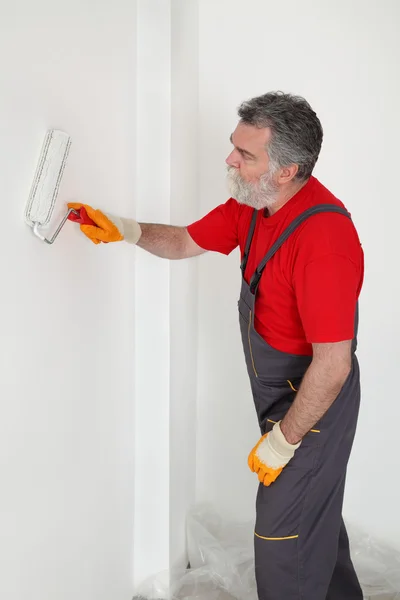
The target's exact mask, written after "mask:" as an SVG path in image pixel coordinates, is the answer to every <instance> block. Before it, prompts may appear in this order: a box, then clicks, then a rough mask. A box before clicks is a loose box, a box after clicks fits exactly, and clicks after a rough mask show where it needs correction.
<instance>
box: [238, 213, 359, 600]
mask: <svg viewBox="0 0 400 600" xmlns="http://www.w3.org/2000/svg"><path fill="white" fill-rule="evenodd" d="M321 212H336V213H341V214H343V215H344V217H345V218H350V215H349V213H347V211H345V210H344V209H342V208H340V207H337V206H335V205H329V204H325V205H318V206H315V207H312V208H311V209H309V210H307V211H305V212H304V213H302V214H301V215H299V216H298V217H297V218H296V219H294V221H292V223H291V224H290V225H289V226H288V227H287V229H286V230H285V231H284V232H283V233H282V235H281V236H280V237H279V238H278V240H277V241H276V242H275V243H274V244H273V245H272V247H271V248H270V249H269V251H268V252H267V254H266V256H265V257H264V259H263V260H262V261H261V263H260V264H259V265H258V267H257V269H256V271H255V273H254V275H253V276H252V278H251V280H250V285H249V284H247V283H246V281H245V279H244V273H245V269H246V264H247V259H248V256H249V252H250V250H251V241H252V238H253V234H254V230H255V225H256V219H257V211H254V214H253V217H252V221H251V224H250V228H249V232H248V237H247V241H246V246H245V251H244V255H243V260H242V264H241V270H242V288H241V293H240V300H239V320H240V328H241V334H242V341H243V348H244V354H245V358H246V364H247V370H248V373H249V377H250V384H251V389H252V392H253V397H254V403H255V407H256V411H257V416H258V420H259V424H260V429H261V434H262V435H263V434H264V433H266V432H267V431H269V430H270V429H272V427H273V424H274V423H275V422H276V421H279V420H280V419H282V418H283V417H284V415H285V414H286V412H287V410H288V409H289V407H290V405H291V404H292V402H293V400H294V398H295V396H296V390H297V389H298V387H299V385H300V383H301V381H302V378H303V376H304V373H305V372H306V370H307V368H308V367H309V365H310V363H311V360H312V358H311V357H309V356H299V355H293V354H287V353H285V352H280V351H278V350H275V349H274V348H272V347H271V346H270V345H269V344H268V343H267V342H266V341H265V340H264V339H263V338H262V337H261V336H260V335H259V334H258V333H257V331H256V330H255V328H254V307H255V298H256V294H257V288H258V284H259V281H260V278H261V277H262V273H263V271H264V269H265V268H268V262H269V260H271V259H272V257H273V256H274V254H275V253H276V252H278V251H279V248H280V247H281V246H282V244H284V243H285V241H286V240H287V239H288V237H289V236H290V235H291V234H292V233H293V232H294V230H295V229H297V227H298V226H299V225H301V224H302V223H303V222H304V221H305V219H308V218H310V217H312V215H315V214H317V213H321ZM357 321H358V319H356V326H355V335H354V341H353V353H352V369H351V373H350V375H349V377H348V378H347V380H346V382H345V384H344V386H343V388H342V390H341V392H340V394H339V396H338V397H337V399H336V400H335V402H334V403H333V405H332V406H331V408H330V409H329V410H328V412H327V413H326V414H325V416H324V417H323V418H322V419H321V421H320V422H319V423H318V424H317V425H315V429H313V430H311V431H310V432H309V433H308V434H307V435H306V436H305V438H304V439H303V442H302V444H301V446H300V448H299V449H298V450H297V451H296V453H295V456H294V458H293V459H292V460H291V461H290V462H289V464H288V465H287V466H286V467H285V468H284V469H283V471H282V473H281V475H280V476H279V477H278V479H277V480H276V481H275V482H274V483H272V484H271V485H270V486H269V487H265V486H264V485H262V484H260V486H259V490H258V495H257V518H256V527H255V569H256V579H257V589H258V597H259V600H362V598H363V595H362V592H361V588H360V585H359V583H358V579H357V576H356V573H355V571H354V568H353V565H352V562H351V559H350V552H349V541H348V537H347V533H346V529H345V525H344V522H343V520H342V504H343V494H344V486H345V478H346V467H347V462H348V459H349V455H350V452H351V447H352V444H353V439H354V435H355V431H356V425H357V417H358V410H359V403H360V377H359V367H358V361H357V358H356V355H355V350H356V345H357V343H356V335H357Z"/></svg>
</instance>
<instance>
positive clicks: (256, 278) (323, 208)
mask: <svg viewBox="0 0 400 600" xmlns="http://www.w3.org/2000/svg"><path fill="white" fill-rule="evenodd" d="M324 212H331V213H339V214H341V215H344V216H345V217H348V218H349V219H351V217H350V214H349V213H348V212H347V210H345V209H344V208H341V207H340V206H336V205H335V204H317V205H316V206H312V207H311V208H309V209H307V210H305V211H304V212H303V213H301V214H300V215H299V216H298V217H296V218H295V219H294V220H293V221H292V222H291V223H290V225H288V227H287V228H286V229H285V231H284V232H283V233H282V234H281V235H280V236H279V238H278V239H277V240H276V242H275V243H274V244H273V245H272V246H271V248H270V249H269V250H268V252H267V254H266V255H265V256H264V258H263V259H262V261H261V262H260V264H259V265H258V267H257V269H256V270H255V272H254V275H253V276H252V278H251V280H250V291H251V293H252V294H254V293H255V291H256V289H257V286H258V284H259V282H260V279H261V275H262V272H263V271H264V269H265V265H266V264H267V262H268V261H269V260H271V258H272V257H273V256H274V254H275V253H276V252H277V251H278V250H279V248H280V247H281V246H282V244H284V243H285V242H286V240H287V239H288V237H289V236H290V235H292V233H293V232H294V231H295V230H296V229H297V228H298V227H299V226H300V225H301V224H302V223H303V222H304V221H305V220H306V219H308V218H309V217H311V216H313V215H317V214H319V213H324ZM246 248H247V244H246Z"/></svg>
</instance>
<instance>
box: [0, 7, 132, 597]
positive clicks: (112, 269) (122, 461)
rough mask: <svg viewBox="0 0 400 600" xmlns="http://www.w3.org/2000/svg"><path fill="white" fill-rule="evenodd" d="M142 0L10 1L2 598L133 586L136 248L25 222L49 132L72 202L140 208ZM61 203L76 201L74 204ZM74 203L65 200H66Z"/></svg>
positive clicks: (3, 196) (5, 105) (3, 31)
mask: <svg viewBox="0 0 400 600" xmlns="http://www.w3.org/2000/svg"><path fill="white" fill-rule="evenodd" d="M135 10H136V9H135V3H134V2H130V1H128V0H116V1H115V2H113V3H110V2H106V1H105V0H101V1H97V2H96V3H94V2H81V1H78V0H70V1H69V2H67V3H65V2H61V1H56V2H54V0H52V1H50V0H37V1H36V2H34V3H32V2H29V1H28V0H21V1H19V2H17V3H14V4H13V3H9V2H3V3H2V4H1V8H0V156H1V174H0V202H1V214H2V235H1V236H0V245H1V250H0V257H1V258H0V260H1V273H2V284H1V290H2V291H1V344H0V357H1V377H0V397H1V405H2V410H1V420H0V471H1V490H0V532H1V534H0V538H1V540H0V564H1V569H0V570H1V576H0V597H1V598H7V599H8V600H22V598H28V597H29V598H31V599H32V600H53V599H57V600H64V599H65V600H70V599H71V598H74V599H76V600H92V599H93V600H94V599H96V600H110V598H112V599H113V600H128V599H129V598H131V597H132V531H133V511H132V505H133V491H134V490H133V483H134V479H133V382H134V371H133V368H134V360H133V359H134V355H133V350H134V346H133V331H134V311H133V308H134V257H135V252H134V250H132V248H129V247H125V246H124V245H122V244H121V245H118V244H115V245H113V246H112V247H111V246H108V247H106V246H103V247H95V246H94V245H92V244H91V243H90V242H89V241H88V240H86V239H85V238H84V237H83V236H81V235H80V233H79V231H78V229H77V227H76V226H74V225H72V224H71V223H69V224H67V225H66V226H65V229H64V230H63V231H62V233H61V234H60V237H59V239H58V240H57V241H56V242H55V244H54V245H53V246H47V245H45V244H43V243H42V242H40V241H39V240H38V239H37V238H35V237H34V236H33V235H32V233H31V231H30V230H29V228H28V227H27V226H26V225H25V223H24V221H23V211H24V206H25V202H26V200H27V197H28V194H29V190H30V186H31V182H32V177H33V174H34V171H35V168H36V162H37V159H38V155H39V152H40V148H41V145H42V143H43V137H44V134H45V132H46V129H47V128H48V127H58V128H62V129H65V130H66V131H67V132H69V133H70V134H71V136H72V140H73V142H72V148H71V153H70V158H69V161H68V164H67V168H66V171H65V176H64V180H63V184H62V189H61V191H60V205H63V204H64V203H65V202H66V201H68V200H70V199H75V200H83V201H86V202H89V203H93V204H95V205H97V206H98V207H103V208H104V209H108V210H109V211H110V212H112V211H114V212H116V213H121V214H126V215H129V214H133V209H134V206H133V197H134V194H133V191H134V168H133V167H134V164H135V60H136V59H135V52H136V49H135V46H136V40H135V28H136V16H135ZM60 210H61V211H62V210H63V206H61V209H60ZM58 212H59V213H60V211H58Z"/></svg>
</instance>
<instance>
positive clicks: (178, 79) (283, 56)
mask: <svg viewBox="0 0 400 600" xmlns="http://www.w3.org/2000/svg"><path fill="white" fill-rule="evenodd" d="M399 10H400V9H399V7H398V4H397V2H395V0H386V1H384V2H378V1H377V0H371V1H370V2H368V3H365V2H361V1H360V0H353V1H352V2H350V3H347V2H345V1H344V0H340V1H337V2H335V3H334V4H333V3H331V2H328V1H323V2H312V1H311V0H305V1H304V2H301V3H299V2H297V1H296V0H288V1H287V2H285V3H284V4H282V3H272V2H266V1H265V0H247V2H246V3H243V2H239V0H229V1H228V0H218V1H215V0H214V1H212V0H199V2H197V1H195V0H186V1H185V0H140V1H138V2H136V3H135V2H128V1H127V0H116V1H115V2H113V3H109V2H106V1H105V0H102V1H100V2H99V1H97V2H94V0H86V2H77V1H76V0H73V1H72V2H69V3H68V5H66V4H65V3H62V2H58V1H57V2H54V1H53V2H49V1H47V0H38V2H36V3H35V5H34V6H33V5H32V4H31V3H30V2H28V0H20V1H19V2H18V3H16V4H14V5H13V6H11V4H9V3H6V2H5V1H3V2H0V51H1V53H0V57H1V58H0V67H1V69H0V134H1V135H0V156H1V159H2V163H1V164H2V168H1V171H0V202H1V207H2V217H3V220H2V223H3V233H2V235H1V236H0V244H1V254H0V256H1V267H2V269H1V273H2V279H3V281H2V286H1V287H2V292H1V308H2V310H1V315H2V321H1V332H2V336H1V345H0V353H1V365H2V368H1V378H0V398H1V406H2V417H1V421H0V422H1V425H0V464H1V476H2V478H1V489H0V532H1V534H0V535H1V538H0V539H1V541H0V563H1V565H2V568H1V577H0V595H1V597H4V598H7V599H8V600H22V598H25V597H28V595H29V597H30V598H31V599H32V600H39V599H40V600H50V599H51V600H53V599H54V598H56V599H57V600H63V599H64V598H65V599H67V598H68V600H69V599H70V598H71V597H73V598H76V599H77V600H95V599H96V600H102V599H104V600H109V598H113V600H128V599H130V598H131V596H132V590H133V585H134V583H137V582H140V581H141V580H142V579H143V578H144V577H146V576H147V575H148V574H150V573H152V572H156V571H159V570H161V569H164V568H168V567H169V566H172V565H177V564H184V519H185V514H186V512H187V510H188V508H189V507H190V506H191V504H193V502H194V501H195V500H197V501H204V500H206V501H211V502H212V503H213V504H214V505H215V506H216V508H217V509H219V510H220V511H221V512H223V514H224V515H226V516H228V517H232V518H235V519H240V520H241V519H246V520H247V519H252V518H253V516H254V495H255V489H256V481H255V480H254V477H253V476H252V475H251V474H250V473H249V472H248V470H247V466H246V460H247V454H248V451H249V450H250V449H251V447H253V445H254V443H255V441H257V439H258V435H259V432H258V430H257V425H256V418H255V414H254V409H253V406H252V400H251V396H250V391H249V385H248V382H247V379H246V373H245V367H244V361H243V359H242V350H241V346H240V338H239V331H238V325H237V315H236V299H237V295H238V291H239V284H240V272H239V268H238V267H239V265H238V258H239V257H238V253H237V252H234V253H233V254H232V255H231V256H230V257H229V258H226V257H222V256H219V255H206V256H203V257H201V258H199V259H195V260H192V261H186V262H182V263H173V264H169V263H168V262H163V261H160V260H159V259H156V258H154V257H151V256H148V255H146V254H145V253H144V252H142V251H140V250H135V249H134V248H131V247H128V246H127V245H123V244H121V245H119V244H115V246H114V245H113V246H111V245H110V246H102V247H95V246H93V245H91V244H90V242H88V241H87V240H86V239H85V238H83V236H81V235H80V234H79V231H78V230H77V227H76V226H73V225H72V224H67V225H66V227H65V229H64V230H63V232H62V233H61V235H60V238H59V239H58V240H57V241H56V243H55V244H54V245H53V246H52V247H48V246H45V245H44V244H42V243H41V242H39V240H37V239H36V238H34V237H33V236H32V234H31V232H30V231H29V229H28V228H27V226H26V225H25V224H24V222H23V219H22V215H23V210H24V205H25V202H26V199H27V197H28V194H29V189H30V185H31V181H32V177H33V174H34V171H35V167H36V161H37V159H38V154H39V151H40V147H41V144H42V141H43V136H44V133H45V131H46V129H47V128H49V127H59V128H61V129H64V130H66V131H68V133H70V134H71V136H72V141H73V143H72V148H71V154H70V158H69V161H68V165H67V169H66V171H65V176H64V179H63V184H62V188H61V191H60V202H59V208H58V209H57V213H58V214H57V215H55V220H56V219H57V216H59V215H60V214H62V212H63V210H64V206H65V204H64V203H65V202H66V201H68V200H82V201H85V202H88V203H91V204H93V205H95V206H98V207H99V208H103V209H105V210H107V211H108V212H115V213H119V214H123V215H125V216H133V215H136V216H137V217H138V218H139V219H141V220H148V221H162V222H172V223H175V224H179V225H181V224H182V225H183V224H187V223H189V222H191V221H193V220H194V219H196V218H198V217H200V216H201V215H203V214H205V213H206V212H207V211H208V210H210V209H211V208H213V207H214V206H215V205H217V204H219V203H221V202H224V201H225V200H226V199H227V194H226V190H225V167H224V159H225V157H226V155H227V154H228V153H229V151H230V144H229V135H230V133H231V132H232V130H233V128H234V127H235V124H236V107H237V106H238V104H239V103H240V102H241V101H242V100H243V99H245V98H248V97H251V96H253V95H256V94H261V93H263V92H266V91H268V90H273V89H283V90H284V91H290V92H294V93H298V94H302V95H304V96H305V97H306V98H307V99H308V100H309V101H310V102H311V104H312V105H313V107H314V108H315V110H316V111H317V113H318V114H319V116H320V118H321V120H322V123H323V126H324V130H325V141H324V145H323V150H322V154H321V158H320V161H319V163H318V168H317V170H316V175H317V177H319V178H320V179H321V181H322V182H323V183H324V184H325V185H327V186H328V187H329V188H330V189H331V190H332V191H333V192H334V193H335V194H336V195H338V196H339V197H340V198H341V199H342V200H343V201H344V202H345V203H346V204H347V207H348V208H349V210H350V211H351V212H352V214H353V218H354V220H355V222H356V225H357V227H358V230H359V233H360V236H361V239H362V242H363V246H364V251H365V255H366V281H365V286H364V290H363V295H362V300H361V330H360V351H359V357H360V362H361V367H362V379H363V381H362V383H363V405H362V411H361V417H360V424H359V432H358V436H357V439H356V444H355V449H354V453H353V457H352V460H351V465H350V469H349V478H348V487H347V495H346V507H345V508H346V511H345V514H346V516H347V517H348V518H349V519H350V520H352V521H353V522H355V523H357V524H359V525H361V526H362V528H363V529H364V530H366V531H367V532H369V533H371V534H373V535H375V536H377V537H379V538H381V539H383V540H386V541H387V542H389V543H391V544H392V545H394V546H398V547H400V545H399V539H400V535H399V534H400V521H399V520H398V518H397V510H398V509H397V507H398V504H399V500H400V489H399V485H398V478H397V475H396V473H397V471H398V451H397V445H398V444H397V438H398V432H397V429H398V426H397V424H398V421H399V413H400V409H399V408H398V391H397V357H398V349H397V339H398V337H399V333H400V332H399V329H400V327H399V319H398V313H397V307H398V304H399V296H400V289H399V283H398V279H397V270H398V269H397V256H398V249H397V229H398V227H397V218H398V217H399V214H398V213H399V209H398V201H397V192H396V181H397V154H398V152H397V146H398V138H399V133H400V127H399V125H400V123H399V121H400V118H399V116H398V107H397V105H398V101H397V99H398V94H399V76H398V64H399V59H400V45H399V41H398V39H396V35H397V31H398V24H399V21H400V15H399Z"/></svg>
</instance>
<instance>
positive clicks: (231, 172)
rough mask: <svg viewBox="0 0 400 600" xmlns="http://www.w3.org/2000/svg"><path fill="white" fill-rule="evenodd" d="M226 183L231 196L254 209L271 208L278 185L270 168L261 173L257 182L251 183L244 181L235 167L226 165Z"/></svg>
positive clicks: (274, 201) (275, 197)
mask: <svg viewBox="0 0 400 600" xmlns="http://www.w3.org/2000/svg"><path fill="white" fill-rule="evenodd" d="M227 183H228V189H229V193H230V195H231V196H232V198H235V200H237V201H238V202H239V203H240V204H246V205H247V206H251V207H252V208H255V209H256V210H262V209H264V208H271V207H272V206H274V204H275V203H276V201H277V198H278V193H279V187H278V186H277V185H276V183H275V182H274V180H273V172H271V169H269V170H268V171H267V172H266V173H264V174H263V175H261V177H260V179H259V180H258V182H257V183H251V182H249V181H244V179H242V177H241V176H240V173H239V171H238V170H237V169H235V167H228V174H227Z"/></svg>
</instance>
